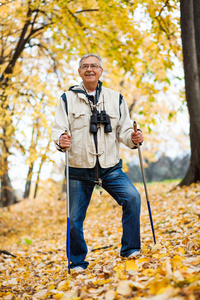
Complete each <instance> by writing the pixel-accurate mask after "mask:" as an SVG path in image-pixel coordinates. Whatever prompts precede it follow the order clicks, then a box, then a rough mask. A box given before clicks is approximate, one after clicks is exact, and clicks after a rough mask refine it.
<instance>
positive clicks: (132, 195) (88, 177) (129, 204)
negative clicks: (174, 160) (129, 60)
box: [52, 54, 143, 271]
mask: <svg viewBox="0 0 200 300" xmlns="http://www.w3.org/2000/svg"><path fill="white" fill-rule="evenodd" d="M102 72H103V68H102V60H101V58H100V57H99V56H98V55H96V54H86V55H84V56H83V57H82V58H81V59H80V62H79V69H78V73H79V75H80V77H81V78H82V82H81V84H79V85H75V86H72V87H70V88H69V90H68V91H67V92H66V93H64V94H63V95H62V96H61V98H60V100H59V103H58V106H57V108H56V113H55V122H54V125H53V128H52V139H53V140H54V142H55V144H56V147H57V149H58V150H60V151H63V152H64V151H65V150H66V148H68V149H69V178H70V179H69V195H70V197H69V198H70V259H71V268H72V269H75V270H76V271H79V270H82V269H86V268H87V266H88V264H89V263H88V262H87V261H86V260H85V259H86V255H87V245H86V242H85V239H84V234H83V222H84V219H85V216H86V212H87V208H88V205H89V203H90V199H91V196H92V192H93V189H94V187H95V185H96V184H97V185H100V186H102V187H103V188H104V189H105V190H106V191H107V192H108V193H109V194H110V195H111V196H112V197H113V198H114V199H115V200H116V201H117V203H118V204H119V205H121V206H122V209H123V212H122V214H123V215H122V226H123V235H122V239H121V244H122V246H121V251H120V255H121V256H123V257H130V256H135V255H137V254H139V253H140V195H139V193H138V191H137V190H136V188H135V187H134V186H133V184H132V183H131V181H130V180H129V179H128V177H127V176H126V174H125V173H124V172H123V171H122V160H121V159H120V154H119V143H120V142H122V143H123V144H125V145H126V146H127V147H129V148H131V149H135V148H137V144H138V143H142V142H143V135H142V132H141V131H140V130H138V131H137V132H134V130H133V122H132V121H131V120H130V117H129V111H128V108H127V104H126V101H125V99H124V98H123V96H122V95H121V94H120V93H119V92H117V91H115V90H112V89H108V88H105V87H103V86H102V82H101V81H100V80H99V78H100V77H101V75H102ZM66 130H67V133H68V134H67V135H66V134H64V132H65V131H66ZM105 218H106V215H105Z"/></svg>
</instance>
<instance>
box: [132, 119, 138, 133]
mask: <svg viewBox="0 0 200 300" xmlns="http://www.w3.org/2000/svg"><path fill="white" fill-rule="evenodd" d="M133 129H134V131H135V132H137V123H136V121H134V122H133Z"/></svg>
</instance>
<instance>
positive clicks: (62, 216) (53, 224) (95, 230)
mask: <svg viewBox="0 0 200 300" xmlns="http://www.w3.org/2000/svg"><path fill="white" fill-rule="evenodd" d="M172 187H173V184H169V183H155V184H152V185H149V186H148V192H149V198H150V202H151V209H152V214H153V220H154V227H155V234H156V239H157V244H156V245H154V243H153V238H152V233H151V227H150V222H149V215H148V210H147V205H146V199H145V195H144V190H143V186H142V185H137V188H138V190H139V191H140V193H141V196H142V212H141V237H142V254H141V255H140V256H138V257H136V258H134V259H124V258H122V257H120V255H119V251H120V239H121V233H122V228H121V208H120V207H119V206H118V205H116V203H115V201H114V200H113V199H112V198H111V197H110V196H109V195H108V194H107V193H106V192H105V191H103V193H102V191H101V190H99V189H97V190H96V191H95V193H94V194H93V197H92V201H91V204H90V207H89V210H88V214H87V218H86V220H85V223H84V228H85V238H86V240H87V244H88V248H89V252H88V256H87V259H88V261H89V262H90V264H89V267H88V269H87V270H86V271H83V272H80V273H76V272H74V271H73V270H72V271H71V274H70V275H69V274H68V270H67V259H66V255H65V239H66V206H65V201H63V200H58V199H55V198H54V197H50V195H49V197H45V199H44V198H43V199H42V198H38V199H36V200H27V201H23V202H20V203H18V204H16V205H13V206H12V207H10V208H5V209H3V210H1V211H0V235H1V236H0V250H5V251H8V252H9V253H10V254H13V255H14V256H15V257H13V256H11V255H9V254H5V253H2V251H1V255H0V299H6V300H11V299H12V300H14V299H19V300H21V299H27V300H28V299H33V300H36V299H62V300H65V299H74V300H79V299H85V300H89V299H107V300H112V299H135V300H139V299H143V300H144V299H153V300H168V299H173V300H183V299H186V300H197V299H200V238H199V237H200V209H199V208H200V184H198V185H192V186H190V187H187V188H182V189H180V188H179V189H176V190H173V191H170V190H171V188H172ZM106 247H107V248H106Z"/></svg>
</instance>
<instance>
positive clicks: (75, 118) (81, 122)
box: [71, 112, 88, 130]
mask: <svg viewBox="0 0 200 300" xmlns="http://www.w3.org/2000/svg"><path fill="white" fill-rule="evenodd" d="M87 119H88V118H87V116H86V114H85V113H84V112H77V113H72V120H71V128H72V130H73V129H81V128H83V127H85V126H88V124H87V122H88V121H87Z"/></svg>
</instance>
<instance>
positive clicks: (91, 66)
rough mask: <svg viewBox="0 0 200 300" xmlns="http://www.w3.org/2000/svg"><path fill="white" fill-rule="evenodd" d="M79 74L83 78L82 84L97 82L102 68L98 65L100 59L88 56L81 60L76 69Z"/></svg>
mask: <svg viewBox="0 0 200 300" xmlns="http://www.w3.org/2000/svg"><path fill="white" fill-rule="evenodd" d="M78 72H79V75H80V77H81V78H82V80H83V83H84V85H85V86H86V87H87V84H90V83H93V84H96V85H97V84H98V80H99V78H100V77H101V74H102V72H103V68H101V67H100V61H99V60H98V58H96V57H94V56H89V57H87V58H85V59H83V60H82V62H81V66H80V68H79V69H78Z"/></svg>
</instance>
